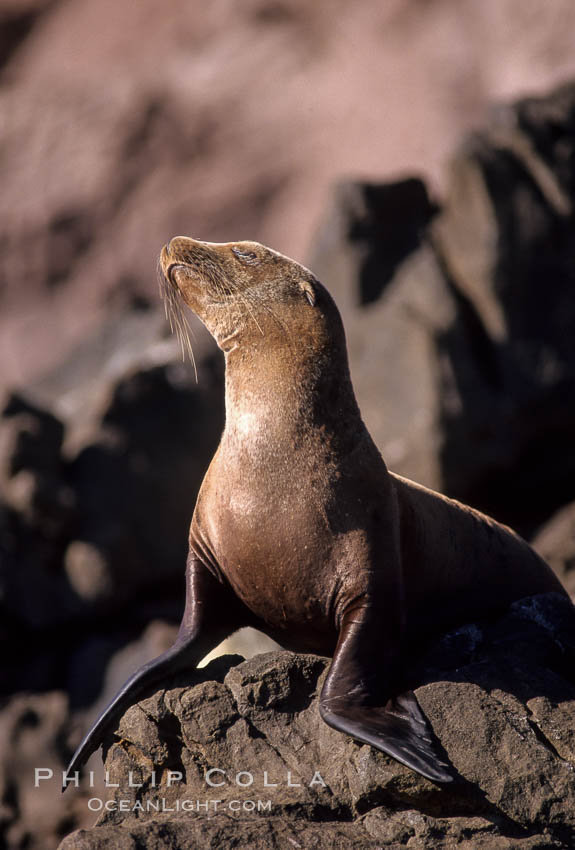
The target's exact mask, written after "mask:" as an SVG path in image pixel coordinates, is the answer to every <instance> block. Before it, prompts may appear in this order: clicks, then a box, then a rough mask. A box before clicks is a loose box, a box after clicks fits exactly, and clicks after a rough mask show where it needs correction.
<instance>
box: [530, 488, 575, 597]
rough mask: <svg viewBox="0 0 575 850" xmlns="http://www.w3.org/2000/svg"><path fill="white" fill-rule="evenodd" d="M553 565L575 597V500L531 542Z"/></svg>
mask: <svg viewBox="0 0 575 850" xmlns="http://www.w3.org/2000/svg"><path fill="white" fill-rule="evenodd" d="M531 545H532V546H533V547H534V549H535V550H536V551H537V552H538V553H539V554H540V555H541V557H542V558H544V559H545V560H546V561H547V563H548V564H549V565H550V566H551V567H553V569H554V570H555V572H556V573H557V575H558V576H559V578H560V579H561V581H562V582H563V584H564V586H565V588H566V589H567V591H568V592H569V593H570V594H571V598H574V597H575V502H571V504H569V505H567V506H566V507H564V508H562V509H561V510H560V511H558V512H557V513H556V514H555V515H554V516H553V517H551V519H550V520H549V522H547V523H545V525H544V526H543V527H542V528H540V529H539V531H538V532H537V536H536V537H535V539H534V540H533V541H532V544H531Z"/></svg>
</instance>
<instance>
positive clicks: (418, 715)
mask: <svg viewBox="0 0 575 850" xmlns="http://www.w3.org/2000/svg"><path fill="white" fill-rule="evenodd" d="M374 619H375V618H374V617H373V611H372V610H370V609H365V610H364V611H363V612H360V614H359V615H358V613H357V612H354V613H353V614H352V615H351V616H350V617H348V618H347V621H346V618H345V617H344V621H343V623H342V628H341V632H340V639H339V641H338V645H337V649H336V651H335V654H334V657H333V661H332V665H331V668H330V671H329V673H328V675H327V678H326V680H325V683H324V686H323V689H322V693H321V697H320V706H319V707H320V714H321V716H322V718H323V720H324V721H325V722H326V723H327V724H328V726H331V727H332V728H334V729H337V730H338V731H340V732H345V733H346V734H348V735H350V736H351V737H352V738H355V740H356V741H361V742H362V743H364V744H370V745H371V746H372V747H376V748H377V749H378V750H381V751H382V752H384V753H387V754H388V755H390V756H392V757H393V758H394V759H396V760H397V761H399V762H401V763H402V764H405V765H406V766H407V767H410V768H412V770H415V771H417V772H418V773H420V774H421V775H422V776H425V777H427V779H431V780H433V781H434V782H452V781H453V779H454V771H453V768H452V767H451V766H450V765H449V764H448V763H446V762H445V760H444V759H443V758H442V757H441V756H440V754H439V748H438V745H437V743H436V740H435V738H434V735H433V732H432V730H431V727H430V725H429V723H428V721H427V719H426V717H425V715H424V714H423V712H422V711H421V708H420V707H419V704H418V702H417V700H416V698H415V695H414V693H413V692H412V691H406V692H404V693H402V694H400V695H399V696H394V697H390V690H391V688H392V686H393V669H394V667H395V664H393V663H392V658H393V655H387V654H386V653H385V651H384V652H382V653H380V654H378V653H377V652H376V651H375V649H374V648H375V647H376V646H377V645H378V642H379V643H380V644H381V638H380V640H379V641H377V639H376V638H375V636H374V630H375V625H374ZM379 628H380V631H382V630H383V629H382V627H381V625H380V627H379Z"/></svg>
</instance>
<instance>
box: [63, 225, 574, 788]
mask: <svg viewBox="0 0 575 850" xmlns="http://www.w3.org/2000/svg"><path fill="white" fill-rule="evenodd" d="M160 263H161V268H162V271H163V275H164V278H163V280H164V284H163V285H164V291H165V296H166V299H167V302H168V304H169V306H170V309H171V310H172V312H174V311H176V325H177V326H179V327H180V328H181V327H182V325H181V319H180V318H179V313H177V310H178V303H179V299H182V300H183V302H185V304H187V305H188V306H189V307H191V309H192V310H193V311H194V312H195V313H196V314H197V315H198V316H199V318H200V319H201V320H202V322H203V323H204V324H205V325H206V327H207V328H208V330H209V331H210V333H211V334H212V336H213V337H214V338H215V340H216V342H217V344H218V345H219V347H220V348H221V349H222V350H223V351H224V353H225V359H226V386H225V400H226V423H225V428H224V432H223V435H222V438H221V442H220V445H219V447H218V450H217V452H216V454H215V456H214V458H213V459H212V462H211V464H210V467H209V469H208V471H207V473H206V476H205V478H204V481H203V484H202V486H201V489H200V492H199V495H198V499H197V503H196V508H195V511H194V515H193V517H192V522H191V529H190V538H189V542H190V548H189V556H188V561H187V571H186V605H185V612H184V615H183V619H182V622H181V625H180V629H179V633H178V636H177V639H176V642H175V643H174V645H173V646H172V647H171V648H170V649H169V650H168V651H167V652H165V653H164V654H163V655H160V656H159V657H158V658H156V659H155V660H153V661H151V662H150V663H148V664H146V665H144V666H143V667H141V668H140V669H139V670H138V671H137V672H136V673H135V674H134V675H133V676H132V677H131V679H130V680H129V681H128V682H127V683H126V685H124V687H123V688H122V690H121V691H120V692H119V693H118V695H117V696H116V697H115V698H114V700H113V701H112V702H111V703H110V705H109V706H108V708H106V710H105V711H104V712H103V714H102V715H101V716H100V718H99V719H98V720H97V721H96V723H95V725H94V726H93V728H92V729H91V730H90V731H89V732H88V734H87V735H86V737H85V739H84V741H83V742H82V743H81V745H80V746H79V748H78V750H77V751H76V753H75V755H74V757H73V759H72V761H71V763H70V766H69V768H68V772H69V773H71V772H72V771H74V770H75V769H76V768H78V767H79V766H80V765H81V764H83V763H84V761H85V760H86V758H87V757H88V756H89V755H90V753H92V752H93V751H94V750H95V749H96V748H97V747H98V746H99V745H100V744H101V742H102V739H103V737H104V736H105V734H106V733H107V732H109V731H110V730H111V729H112V728H113V725H114V724H115V723H116V721H117V720H118V718H119V716H120V715H121V714H122V713H123V712H124V711H125V710H126V709H127V708H128V707H129V706H130V705H132V704H133V703H134V702H136V701H137V700H138V699H140V698H141V697H142V696H143V695H144V694H145V693H146V692H149V691H150V690H151V689H152V688H153V687H154V686H157V685H159V684H160V683H161V682H163V681H165V680H166V678H167V677H168V676H169V675H173V674H175V673H178V672H181V671H184V670H188V669H191V668H193V667H194V666H195V665H196V664H197V663H198V662H199V661H200V660H201V659H202V658H203V657H204V656H205V655H206V653H208V652H209V651H210V650H211V649H212V648H213V647H214V646H216V645H217V644H218V643H219V642H220V641H221V640H223V639H224V638H225V637H227V636H229V635H230V634H231V633H233V632H234V631H236V630H237V629H239V628H241V627H242V626H254V627H256V628H258V629H260V630H261V631H263V632H266V633H267V634H269V635H270V636H271V637H273V638H274V639H275V640H277V641H278V642H279V643H280V644H281V645H282V646H284V647H286V648H288V649H292V650H295V651H301V652H312V653H319V654H321V655H328V656H333V661H332V663H331V667H330V669H329V673H328V675H327V678H326V680H325V684H324V686H323V690H322V692H321V696H320V700H319V709H320V713H321V716H322V718H323V719H324V720H325V721H326V723H328V724H329V725H330V726H332V727H334V728H335V729H338V730H340V731H342V732H346V733H347V734H349V735H351V736H352V737H353V738H355V739H356V740H358V741H362V742H364V743H367V744H371V745H373V746H374V747H377V748H378V749H380V750H382V751H383V752H385V753H388V754H389V755H391V756H393V757H394V758H395V759H397V760H398V761H400V762H402V763H403V764H405V765H408V766H409V767H410V768H413V769H414V770H416V771H418V772H419V773H421V774H422V775H423V776H426V777H428V778H429V779H431V780H434V781H436V782H449V781H451V780H452V778H453V769H452V768H451V767H450V766H449V765H448V764H447V763H446V762H445V761H444V759H443V758H442V757H441V756H440V755H439V749H438V746H437V743H436V742H435V740H434V738H433V736H432V733H431V730H430V727H429V725H428V723H427V721H426V719H425V717H424V715H423V713H422V712H421V710H420V708H419V705H418V703H417V701H416V699H415V696H414V694H413V693H412V692H411V691H405V692H402V661H404V659H405V652H406V647H408V646H409V645H411V644H413V643H416V642H418V641H422V640H424V639H425V638H426V637H427V636H429V635H431V634H437V633H439V632H441V631H443V630H445V629H447V628H449V627H452V626H454V625H456V624H459V623H463V622H466V621H470V620H473V619H475V618H477V617H486V616H490V615H493V614H495V613H496V612H498V611H500V610H503V609H504V608H505V607H506V606H508V605H509V604H510V603H511V602H512V601H514V600H516V599H519V598H521V597H524V596H530V595H533V594H537V593H546V592H548V591H555V592H558V593H561V594H563V593H565V591H564V590H563V588H562V586H561V584H560V583H559V581H558V579H557V578H556V577H555V575H554V574H553V572H552V571H551V569H550V568H549V567H548V566H547V565H546V564H545V563H544V562H543V561H542V560H541V559H540V558H539V557H538V556H537V555H536V554H535V552H534V551H533V550H532V549H531V548H530V547H529V546H528V545H527V543H525V542H524V541H523V540H521V539H520V538H519V537H518V536H517V535H516V534H514V532H513V531H511V530H510V529H508V528H506V527H505V526H503V525H500V524H499V523H497V522H495V521H494V520H492V519H489V518H488V517H486V516H484V515H482V514H480V513H479V512H478V511H475V510H473V509H472V508H469V507H465V506H464V505H461V504H459V503H457V502H455V501H453V500H451V499H448V498H446V497H444V496H442V495H439V494H438V493H434V492H432V491H430V490H428V489H426V488H425V487H421V486H419V485H417V484H414V483H413V482H411V481H408V480H406V479H404V478H401V477H400V476H398V475H394V474H393V473H391V472H388V470H387V468H386V465H385V463H384V461H383V459H382V457H381V455H380V453H379V451H378V449H377V448H376V446H375V444H374V443H373V441H372V439H371V437H370V435H369V433H368V431H367V429H366V427H365V425H364V423H363V421H362V419H361V415H360V411H359V408H358V405H357V402H356V399H355V395H354V392H353V388H352V384H351V378H350V373H349V367H348V360H347V350H346V343H345V336H344V329H343V325H342V321H341V317H340V315H339V312H338V310H337V307H336V305H335V303H334V301H333V299H332V298H331V296H330V295H329V293H328V292H327V290H326V289H325V288H324V286H323V285H322V284H321V283H320V282H319V281H318V280H317V279H316V278H315V277H314V275H313V274H312V273H311V272H310V271H308V270H307V269H306V268H304V267H303V266H301V265H299V264H298V263H296V262H294V261H293V260H290V259H289V258H287V257H285V256H282V255H281V254H279V253H277V252H276V251H273V250H271V249H269V248H266V247H264V246H263V245H260V244H258V243H255V242H237V243H226V244H215V243H208V242H199V241H196V240H193V239H188V238H186V237H176V238H174V239H172V241H171V242H170V244H169V245H167V246H165V247H164V248H163V250H162V253H161V259H160Z"/></svg>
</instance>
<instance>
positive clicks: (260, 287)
mask: <svg viewBox="0 0 575 850" xmlns="http://www.w3.org/2000/svg"><path fill="white" fill-rule="evenodd" d="M160 266H161V270H162V273H163V281H162V295H163V297H164V299H165V301H166V305H167V307H169V308H170V312H171V313H172V314H174V315H179V316H181V315H182V311H181V307H182V302H183V303H185V304H186V305H187V306H188V307H190V308H191V309H192V310H193V312H194V313H196V315H197V316H198V317H199V318H200V319H201V320H202V322H203V323H204V325H205V326H206V327H207V329H208V330H209V331H210V333H211V334H212V336H213V337H214V339H215V340H216V342H217V343H218V345H219V346H220V348H222V349H223V350H224V351H226V350H229V349H231V348H232V347H237V346H238V345H240V344H242V343H245V342H246V341H249V340H250V339H254V338H257V336H258V335H259V336H260V337H262V336H265V337H269V336H270V335H271V336H272V337H276V338H280V337H283V338H284V339H292V340H293V339H294V335H295V336H297V334H301V333H302V332H305V330H306V328H309V329H310V330H313V331H314V334H315V335H316V336H318V335H319V337H321V336H323V335H324V334H323V333H322V332H321V328H322V326H323V325H324V324H325V323H326V321H327V319H328V314H333V313H334V311H335V314H336V315H337V318H338V324H340V320H339V314H337V308H336V307H335V304H334V303H333V301H332V299H331V297H330V296H329V294H328V293H327V290H325V289H324V287H323V286H322V285H321V283H320V282H319V281H318V280H317V279H316V278H315V277H314V275H313V274H312V273H311V272H310V271H309V270H308V269H306V268H305V267H304V266H302V265H300V264H299V263H297V262H295V261H294V260H291V259H290V258H289V257H285V256H284V255H283V254H280V253H278V252H277V251H274V250H272V249H271V248H267V247H266V246H265V245H260V244H259V243H258V242H225V243H217V242H201V241H199V240H196V239H190V238H188V237H186V236H176V237H174V238H173V239H172V240H171V241H170V242H169V244H168V245H165V246H164V248H163V249H162V252H161V255H160ZM175 325H176V330H178V320H176V321H175ZM324 330H325V328H324Z"/></svg>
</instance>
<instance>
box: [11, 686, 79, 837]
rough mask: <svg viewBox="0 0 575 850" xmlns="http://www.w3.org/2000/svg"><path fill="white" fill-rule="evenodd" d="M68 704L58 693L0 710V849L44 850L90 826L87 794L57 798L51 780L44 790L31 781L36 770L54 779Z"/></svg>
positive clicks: (24, 698) (17, 700)
mask: <svg viewBox="0 0 575 850" xmlns="http://www.w3.org/2000/svg"><path fill="white" fill-rule="evenodd" d="M67 703H68V700H67V698H66V695H65V694H64V693H63V692H58V691H53V692H50V693H44V694H21V695H18V696H16V697H13V698H12V699H11V700H10V702H9V703H7V704H4V705H3V706H2V709H1V710H0V753H1V756H0V762H1V763H0V835H2V839H3V841H4V842H5V844H4V845H3V846H6V847H10V848H15V850H20V848H22V850H23V849H24V848H26V847H30V848H34V850H48V848H50V847H54V846H56V844H57V843H58V842H59V841H60V840H61V838H62V837H63V836H64V835H65V834H66V833H67V832H69V831H70V826H71V824H76V823H79V822H81V823H83V824H84V825H86V826H87V825H89V824H90V822H91V819H92V816H91V815H90V813H89V810H88V808H87V805H86V802H87V793H86V792H85V791H84V790H79V789H75V788H72V789H70V792H69V793H70V799H68V800H65V799H60V798H61V796H62V795H61V794H60V791H59V788H58V784H59V783H58V782H57V781H56V783H55V784H53V785H52V786H51V787H49V788H48V790H47V791H45V790H44V787H42V781H41V780H38V784H37V785H36V782H35V777H36V774H35V771H36V769H37V768H41V769H42V770H43V771H44V772H43V773H42V774H41V775H42V776H46V775H47V773H46V771H50V770H51V771H53V773H54V776H58V775H59V771H61V769H62V761H63V758H64V755H65V749H66V747H65V742H66V738H67V734H68V728H69V715H68V705H67Z"/></svg>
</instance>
